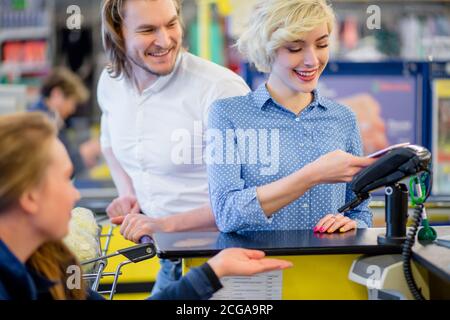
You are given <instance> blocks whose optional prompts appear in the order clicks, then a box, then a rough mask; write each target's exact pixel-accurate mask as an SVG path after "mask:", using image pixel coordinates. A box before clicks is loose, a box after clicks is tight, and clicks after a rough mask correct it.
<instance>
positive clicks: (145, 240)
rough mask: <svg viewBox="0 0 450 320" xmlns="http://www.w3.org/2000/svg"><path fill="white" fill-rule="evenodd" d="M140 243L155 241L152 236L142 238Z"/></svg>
mask: <svg viewBox="0 0 450 320" xmlns="http://www.w3.org/2000/svg"><path fill="white" fill-rule="evenodd" d="M139 243H153V239H152V237H150V236H142V237H141V239H139Z"/></svg>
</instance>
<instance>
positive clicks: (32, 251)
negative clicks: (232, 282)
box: [0, 112, 291, 300]
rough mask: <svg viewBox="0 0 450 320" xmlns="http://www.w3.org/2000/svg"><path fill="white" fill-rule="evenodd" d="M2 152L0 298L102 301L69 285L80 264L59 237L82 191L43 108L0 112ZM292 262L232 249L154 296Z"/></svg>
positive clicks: (201, 293)
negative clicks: (70, 270) (70, 271)
mask: <svg viewBox="0 0 450 320" xmlns="http://www.w3.org/2000/svg"><path fill="white" fill-rule="evenodd" d="M0 150H2V152H1V153H0V300H41V299H62V300H65V299H86V298H89V299H101V296H99V295H97V294H95V293H93V292H86V291H85V289H84V287H81V288H79V289H75V290H69V289H68V288H67V286H66V277H67V275H68V274H67V268H68V267H69V266H71V265H77V264H78V262H77V261H76V259H75V257H74V256H73V254H72V253H71V252H70V251H69V250H68V249H67V247H66V246H64V244H62V242H61V239H62V238H63V237H64V236H65V235H66V234H67V232H68V224H69V220H70V213H71V210H72V208H73V205H74V203H75V201H76V200H77V199H78V198H79V193H78V191H77V190H76V189H75V188H74V187H73V185H72V182H71V179H70V177H71V175H72V171H73V166H72V164H71V162H70V160H69V157H68V155H67V152H66V150H65V149H64V146H63V145H62V143H61V142H60V141H59V140H58V139H57V137H56V128H55V127H54V126H53V125H52V124H51V123H50V120H48V119H47V117H46V116H45V115H43V114H42V113H39V112H38V113H36V112H33V113H28V114H15V115H9V116H2V117H0ZM290 266H291V263H290V262H287V261H283V260H277V259H266V258H264V252H261V251H254V250H245V249H233V248H231V249H226V250H223V251H222V252H221V253H219V254H218V255H216V256H215V257H213V258H212V259H210V260H209V261H208V262H207V263H205V264H204V265H203V266H201V267H199V268H195V269H192V270H191V271H190V272H189V273H188V274H187V275H186V276H185V277H183V278H182V279H181V280H180V281H178V282H177V283H173V284H171V285H169V286H168V287H167V288H166V289H164V290H162V291H161V292H159V293H158V294H155V295H153V296H152V297H151V299H208V298H210V297H211V295H212V294H213V293H214V292H215V291H217V290H218V289H220V288H221V287H222V286H221V284H220V281H219V278H221V277H223V276H229V275H253V274H255V273H259V272H265V271H271V270H277V269H284V268H287V267H290Z"/></svg>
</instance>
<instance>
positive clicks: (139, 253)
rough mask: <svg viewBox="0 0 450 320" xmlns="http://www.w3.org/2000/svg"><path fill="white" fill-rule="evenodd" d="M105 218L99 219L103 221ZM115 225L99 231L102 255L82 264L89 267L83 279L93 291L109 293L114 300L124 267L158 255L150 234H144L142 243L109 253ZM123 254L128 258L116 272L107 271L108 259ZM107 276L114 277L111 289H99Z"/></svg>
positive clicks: (103, 293) (118, 266) (119, 265)
mask: <svg viewBox="0 0 450 320" xmlns="http://www.w3.org/2000/svg"><path fill="white" fill-rule="evenodd" d="M102 220H103V219H100V220H97V222H101V221H102ZM114 228H115V226H113V225H109V226H108V227H107V230H108V231H107V232H106V233H101V232H100V233H99V246H100V251H101V252H100V256H99V257H98V258H94V259H89V260H85V261H82V262H81V265H82V266H85V267H89V268H88V269H89V270H90V271H89V272H88V273H86V274H84V275H83V279H84V280H86V281H87V282H88V283H89V286H90V288H91V289H92V290H93V291H96V292H98V293H99V294H102V295H107V294H109V299H110V300H113V299H114V295H115V293H116V288H117V284H118V281H119V277H120V276H121V275H122V268H123V267H125V266H126V265H128V264H130V263H138V262H141V261H144V260H148V259H151V258H153V257H154V256H155V255H156V248H155V244H154V242H153V239H152V238H151V237H150V236H144V237H142V238H141V240H140V241H139V242H140V244H138V245H135V246H131V247H128V248H125V249H121V250H117V251H116V252H114V253H111V254H108V251H109V247H110V243H111V238H112V237H113V230H114ZM101 238H104V239H105V241H104V243H105V245H104V246H102V245H101V243H102V241H100V240H101ZM119 255H122V256H124V257H126V258H127V259H128V260H126V261H123V262H121V263H119V264H118V265H117V267H116V269H115V271H114V272H105V269H106V266H107V265H108V259H109V258H112V257H116V256H119ZM107 277H114V278H113V282H112V285H111V289H110V290H106V291H98V289H99V285H100V281H101V280H102V279H104V278H107Z"/></svg>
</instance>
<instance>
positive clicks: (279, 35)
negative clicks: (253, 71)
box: [237, 0, 335, 73]
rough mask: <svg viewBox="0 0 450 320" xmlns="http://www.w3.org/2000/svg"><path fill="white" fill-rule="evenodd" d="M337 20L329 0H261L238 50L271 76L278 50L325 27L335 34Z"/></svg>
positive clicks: (239, 41) (239, 42)
mask: <svg viewBox="0 0 450 320" xmlns="http://www.w3.org/2000/svg"><path fill="white" fill-rule="evenodd" d="M334 19H335V17H334V13H333V10H332V9H331V7H330V6H328V5H327V3H326V1H325V0H259V1H258V3H257V5H256V6H255V9H254V10H253V13H252V15H251V16H250V17H249V24H248V26H247V29H246V31H245V32H244V33H243V34H242V36H241V37H240V38H239V40H238V42H237V46H238V49H239V51H240V52H241V53H242V54H243V55H244V56H245V57H246V58H247V59H248V60H249V62H251V63H253V64H254V65H255V66H256V68H257V69H258V70H259V71H261V72H265V73H269V72H271V69H272V63H273V60H274V58H275V53H276V51H277V49H279V48H280V47H282V46H283V45H285V44H286V43H288V42H292V41H296V40H299V39H301V38H302V36H303V35H304V34H305V33H307V32H309V31H312V30H314V29H315V28H316V27H318V26H319V25H322V24H324V23H326V24H327V27H328V31H329V32H330V33H331V32H332V30H333V26H334Z"/></svg>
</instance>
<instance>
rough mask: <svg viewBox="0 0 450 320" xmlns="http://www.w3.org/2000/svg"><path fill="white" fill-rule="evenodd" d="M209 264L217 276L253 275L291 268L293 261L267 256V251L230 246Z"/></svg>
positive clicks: (209, 261)
mask: <svg viewBox="0 0 450 320" xmlns="http://www.w3.org/2000/svg"><path fill="white" fill-rule="evenodd" d="M208 264H209V265H210V266H211V268H212V269H213V270H214V272H215V274H216V275H217V277H219V278H222V277H225V276H251V275H254V274H257V273H261V272H268V271H274V270H282V269H286V268H291V267H292V266H293V264H292V262H289V261H286V260H280V259H269V258H265V253H264V252H263V251H259V250H248V249H242V248H230V249H225V250H222V251H221V252H220V253H218V254H217V255H215V256H214V257H213V258H211V259H210V260H208Z"/></svg>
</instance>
